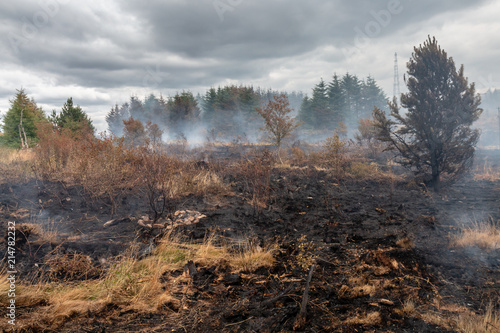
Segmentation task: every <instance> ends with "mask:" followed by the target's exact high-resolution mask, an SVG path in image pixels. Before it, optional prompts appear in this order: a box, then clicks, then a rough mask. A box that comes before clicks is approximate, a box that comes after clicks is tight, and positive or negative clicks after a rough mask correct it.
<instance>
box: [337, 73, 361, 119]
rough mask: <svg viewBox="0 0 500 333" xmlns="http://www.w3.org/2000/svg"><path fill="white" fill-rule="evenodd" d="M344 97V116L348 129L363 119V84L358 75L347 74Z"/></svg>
mask: <svg viewBox="0 0 500 333" xmlns="http://www.w3.org/2000/svg"><path fill="white" fill-rule="evenodd" d="M341 87H342V95H343V96H344V102H345V104H344V106H345V107H344V115H345V122H346V124H347V125H348V127H351V128H352V127H354V126H355V125H356V124H357V122H358V120H359V119H361V115H360V110H359V101H360V99H361V83H360V81H359V79H358V77H357V76H356V75H351V74H349V73H346V74H345V75H344V77H343V78H342V83H341Z"/></svg>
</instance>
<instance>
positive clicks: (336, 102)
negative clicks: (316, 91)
mask: <svg viewBox="0 0 500 333" xmlns="http://www.w3.org/2000/svg"><path fill="white" fill-rule="evenodd" d="M326 93H327V95H328V108H329V109H330V112H331V116H332V122H333V124H334V125H335V126H337V125H338V123H340V122H342V121H344V111H345V100H344V95H343V93H342V82H341V80H340V79H339V77H338V76H337V74H334V75H333V79H332V82H330V83H329V84H328V87H327V92H326Z"/></svg>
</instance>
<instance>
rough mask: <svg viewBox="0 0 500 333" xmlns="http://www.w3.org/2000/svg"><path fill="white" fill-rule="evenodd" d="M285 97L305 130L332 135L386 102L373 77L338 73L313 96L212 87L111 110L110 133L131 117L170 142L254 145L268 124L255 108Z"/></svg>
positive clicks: (135, 101)
mask: <svg viewBox="0 0 500 333" xmlns="http://www.w3.org/2000/svg"><path fill="white" fill-rule="evenodd" d="M280 95H285V96H286V97H287V98H288V101H289V102H290V108H291V109H292V112H291V115H292V116H295V117H297V119H298V120H300V121H301V122H302V123H303V124H304V130H305V131H306V132H307V131H312V132H314V131H319V132H327V131H332V130H334V129H336V128H337V127H338V124H339V123H340V122H345V123H347V125H348V127H349V128H351V129H354V128H357V126H358V121H359V120H360V119H363V118H369V117H370V116H371V112H372V110H373V107H374V106H377V107H379V108H382V109H383V108H386V104H387V99H386V97H385V94H384V92H383V91H382V89H380V88H379V86H378V85H377V83H376V81H375V79H373V78H372V77H370V76H369V77H367V79H366V80H360V79H358V77H357V76H356V75H352V74H349V73H347V74H345V75H344V76H343V77H342V78H339V77H338V76H337V75H336V74H335V75H334V77H333V80H332V81H331V82H329V83H325V82H324V81H323V80H321V81H320V83H318V84H317V85H316V86H315V87H314V88H313V90H312V96H311V97H308V96H307V95H305V94H304V93H302V92H291V93H288V92H283V91H274V90H270V89H268V90H264V89H261V88H253V87H251V86H236V85H227V86H223V87H218V88H214V87H212V88H210V89H208V90H207V91H206V92H205V94H204V95H198V96H196V97H195V96H194V95H193V94H192V93H191V92H189V91H187V92H186V91H183V92H182V93H177V94H176V95H175V96H173V97H168V98H164V97H163V96H160V97H157V96H155V95H153V94H151V95H149V96H148V97H146V98H145V100H144V101H141V100H140V99H138V98H137V97H135V96H133V97H131V98H130V100H129V101H128V102H125V103H123V104H122V105H121V106H119V105H115V106H114V107H112V108H111V111H110V112H109V113H108V114H107V116H106V121H107V123H108V129H109V131H110V132H111V133H113V134H114V135H117V136H121V135H123V127H124V124H123V121H124V120H128V119H129V117H132V118H133V119H134V120H136V121H141V122H143V123H147V122H152V123H154V124H157V125H158V126H159V127H160V128H162V129H164V133H165V138H166V139H175V138H177V137H179V136H181V137H182V136H186V137H188V138H193V136H194V137H196V139H197V140H199V139H202V140H204V139H205V138H206V137H207V136H210V137H212V139H220V140H232V139H234V138H238V137H240V138H245V139H248V140H252V141H255V140H257V139H258V133H259V129H260V128H262V127H263V125H264V124H263V121H262V118H261V117H260V116H259V114H258V113H257V111H256V109H257V108H259V107H261V106H263V105H264V104H265V103H267V102H269V101H271V100H273V98H274V97H276V96H280ZM326 136H327V135H326ZM326 136H325V137H326Z"/></svg>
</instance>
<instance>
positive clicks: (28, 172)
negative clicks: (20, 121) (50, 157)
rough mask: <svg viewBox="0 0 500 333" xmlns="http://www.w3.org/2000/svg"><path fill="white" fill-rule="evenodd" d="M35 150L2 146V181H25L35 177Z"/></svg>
mask: <svg viewBox="0 0 500 333" xmlns="http://www.w3.org/2000/svg"><path fill="white" fill-rule="evenodd" d="M34 159H35V154H34V152H33V149H24V150H18V149H12V148H8V147H4V146H0V181H2V182H4V181H7V180H9V181H13V180H14V181H17V182H18V181H25V180H27V179H29V178H30V177H33V171H32V168H31V165H32V164H33V161H34Z"/></svg>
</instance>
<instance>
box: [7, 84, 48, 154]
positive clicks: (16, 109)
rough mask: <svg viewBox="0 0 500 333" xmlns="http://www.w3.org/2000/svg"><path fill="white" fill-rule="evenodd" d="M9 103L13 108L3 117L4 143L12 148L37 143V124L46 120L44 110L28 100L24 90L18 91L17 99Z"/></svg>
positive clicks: (31, 100)
mask: <svg viewBox="0 0 500 333" xmlns="http://www.w3.org/2000/svg"><path fill="white" fill-rule="evenodd" d="M9 102H10V105H11V106H10V108H9V110H8V111H7V113H6V114H5V115H4V117H3V127H2V130H3V141H4V142H5V143H6V144H7V145H9V146H12V147H21V146H22V142H24V146H26V145H29V144H30V143H32V142H34V141H36V140H37V136H36V123H37V122H38V121H42V120H45V119H46V118H45V114H44V112H43V110H42V109H41V108H39V107H38V106H37V105H36V103H35V100H33V99H29V98H28V96H27V95H26V93H25V91H24V89H20V90H17V94H16V97H15V98H14V99H13V100H10V101H9ZM25 141H28V142H25Z"/></svg>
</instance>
